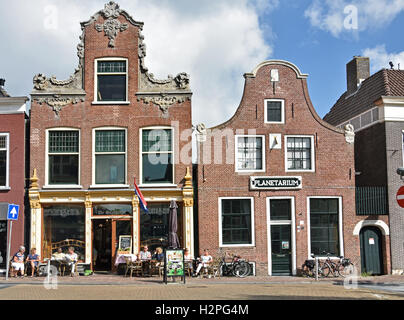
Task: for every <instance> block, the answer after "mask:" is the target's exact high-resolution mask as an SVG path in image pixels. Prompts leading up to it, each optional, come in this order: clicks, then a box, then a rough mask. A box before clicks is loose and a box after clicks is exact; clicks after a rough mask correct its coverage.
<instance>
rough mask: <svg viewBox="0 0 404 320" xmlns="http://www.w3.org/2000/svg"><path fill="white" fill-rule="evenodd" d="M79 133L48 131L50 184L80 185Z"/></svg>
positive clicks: (74, 131)
mask: <svg viewBox="0 0 404 320" xmlns="http://www.w3.org/2000/svg"><path fill="white" fill-rule="evenodd" d="M79 135H80V133H79V131H78V130H71V131H70V130H49V131H48V184H49V185H78V184H79V149H80V143H79Z"/></svg>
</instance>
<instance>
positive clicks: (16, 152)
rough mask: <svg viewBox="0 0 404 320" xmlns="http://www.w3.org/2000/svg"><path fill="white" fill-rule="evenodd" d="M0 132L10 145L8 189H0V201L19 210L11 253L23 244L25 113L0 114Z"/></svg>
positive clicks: (14, 226) (14, 225)
mask: <svg viewBox="0 0 404 320" xmlns="http://www.w3.org/2000/svg"><path fill="white" fill-rule="evenodd" d="M0 133H9V134H10V136H9V139H10V142H9V146H10V150H9V152H10V164H9V177H10V180H9V181H10V188H11V189H10V190H9V191H1V190H0V202H7V203H13V204H18V205H19V206H20V212H19V217H18V221H14V222H13V236H12V241H11V254H14V253H15V252H17V251H18V247H19V246H20V245H24V193H25V189H24V187H25V115H24V114H23V113H20V114H9V115H8V114H2V115H0Z"/></svg>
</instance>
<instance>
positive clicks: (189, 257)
mask: <svg viewBox="0 0 404 320" xmlns="http://www.w3.org/2000/svg"><path fill="white" fill-rule="evenodd" d="M184 260H185V261H192V256H191V254H190V253H189V249H188V248H185V250H184Z"/></svg>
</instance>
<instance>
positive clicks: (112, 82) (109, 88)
mask: <svg viewBox="0 0 404 320" xmlns="http://www.w3.org/2000/svg"><path fill="white" fill-rule="evenodd" d="M127 84H128V68H127V60H126V59H124V60H117V59H114V60H96V86H95V87H96V98H95V100H96V101H97V102H111V101H112V102H118V101H127V100H128V95H127Z"/></svg>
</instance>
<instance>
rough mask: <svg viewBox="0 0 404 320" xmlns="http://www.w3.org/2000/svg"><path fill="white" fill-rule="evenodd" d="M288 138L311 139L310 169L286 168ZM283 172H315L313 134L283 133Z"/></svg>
mask: <svg viewBox="0 0 404 320" xmlns="http://www.w3.org/2000/svg"><path fill="white" fill-rule="evenodd" d="M288 138H310V141H311V169H310V170H305V169H298V170H294V169H288ZM284 139H285V141H284V145H285V172H316V161H315V157H316V154H315V151H314V149H315V148H314V136H312V135H296V134H290V135H285V138H284Z"/></svg>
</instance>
